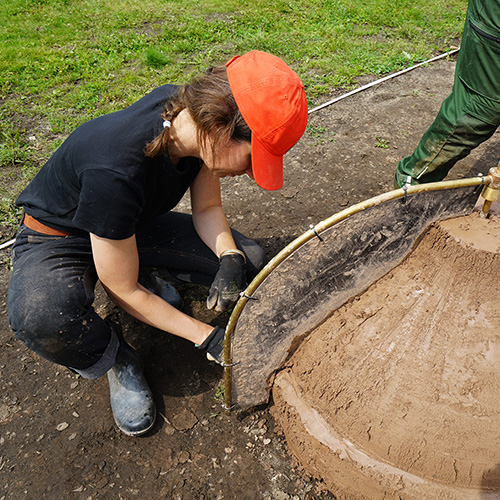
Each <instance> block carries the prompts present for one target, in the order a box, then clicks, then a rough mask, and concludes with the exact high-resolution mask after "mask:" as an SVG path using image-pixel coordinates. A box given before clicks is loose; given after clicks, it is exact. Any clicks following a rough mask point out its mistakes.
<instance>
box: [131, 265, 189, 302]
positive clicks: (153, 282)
mask: <svg viewBox="0 0 500 500" xmlns="http://www.w3.org/2000/svg"><path fill="white" fill-rule="evenodd" d="M139 283H140V284H141V285H142V286H143V287H145V288H147V289H148V290H149V291H150V292H152V293H154V294H155V295H158V297H161V298H162V299H163V300H164V301H165V302H168V303H169V304H170V305H171V306H174V307H175V308H176V309H179V311H180V310H182V308H183V307H184V301H183V300H182V297H181V296H180V294H179V292H178V291H177V290H176V289H175V287H174V286H173V285H171V284H170V283H167V282H166V281H165V280H164V279H163V278H160V276H158V275H157V274H156V273H155V272H151V273H150V272H147V271H141V272H140V273H139Z"/></svg>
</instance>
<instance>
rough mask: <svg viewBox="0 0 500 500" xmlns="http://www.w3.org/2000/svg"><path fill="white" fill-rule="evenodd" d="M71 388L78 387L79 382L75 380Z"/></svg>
mask: <svg viewBox="0 0 500 500" xmlns="http://www.w3.org/2000/svg"><path fill="white" fill-rule="evenodd" d="M70 387H71V389H76V388H77V387H78V382H76V381H75V382H73V383H72V384H71V385H70Z"/></svg>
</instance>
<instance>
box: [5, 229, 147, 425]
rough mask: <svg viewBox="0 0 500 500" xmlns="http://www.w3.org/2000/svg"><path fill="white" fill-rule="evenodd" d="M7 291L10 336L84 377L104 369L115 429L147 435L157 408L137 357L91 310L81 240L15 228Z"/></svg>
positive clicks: (89, 272)
mask: <svg viewBox="0 0 500 500" xmlns="http://www.w3.org/2000/svg"><path fill="white" fill-rule="evenodd" d="M12 256H13V264H14V269H13V273H12V277H11V282H10V286H9V293H8V311H9V320H10V324H11V327H12V329H13V330H14V332H15V334H16V337H17V338H18V339H20V340H21V341H23V342H24V344H25V345H26V346H27V347H28V348H29V349H31V350H33V351H35V352H36V353H37V354H39V355H40V356H42V357H43V358H45V359H47V360H49V361H52V362H54V363H58V364H60V365H63V366H66V367H68V368H70V369H71V370H73V371H75V372H77V373H79V374H80V375H82V376H83V377H85V378H89V379H95V378H97V377H100V376H102V375H104V374H105V373H107V374H108V380H109V387H110V396H111V406H112V409H113V415H114V418H115V421H116V423H117V424H118V427H119V428H120V429H121V430H122V431H123V432H125V433H126V434H129V435H140V434H144V433H145V432H147V431H148V430H149V429H150V428H151V427H152V426H153V424H154V421H155V418H156V408H155V406H154V403H153V398H152V394H151V391H150V389H149V386H148V385H147V382H146V380H145V378H144V374H143V372H142V362H141V360H140V358H139V356H138V355H137V353H135V351H134V350H133V349H132V348H131V347H130V346H128V345H127V344H126V342H125V341H124V339H123V337H122V335H121V332H120V330H119V328H118V327H117V326H116V325H112V324H111V323H108V322H107V321H105V320H104V319H102V318H100V317H99V316H98V315H97V314H96V312H95V311H94V309H93V307H92V303H93V301H94V287H95V284H96V281H97V275H96V272H95V268H94V265H93V260H92V253H91V248H90V241H89V240H88V239H87V238H80V237H74V236H68V237H65V238H61V237H57V236H47V235H42V234H40V233H37V232H35V231H32V230H31V229H28V228H26V227H25V226H21V229H20V231H19V232H18V235H17V238H16V243H15V245H14V248H13V251H12Z"/></svg>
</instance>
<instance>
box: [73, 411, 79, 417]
mask: <svg viewBox="0 0 500 500" xmlns="http://www.w3.org/2000/svg"><path fill="white" fill-rule="evenodd" d="M72 415H73V416H74V417H75V418H78V417H79V416H80V415H78V413H76V411H74V412H73V413H72Z"/></svg>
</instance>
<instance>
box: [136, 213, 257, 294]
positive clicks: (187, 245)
mask: <svg viewBox="0 0 500 500" xmlns="http://www.w3.org/2000/svg"><path fill="white" fill-rule="evenodd" d="M232 233H233V237H234V240H235V243H236V246H237V247H238V249H240V250H242V251H243V252H244V253H245V255H246V266H247V281H248V282H250V281H251V280H252V279H253V278H254V277H255V276H256V275H257V274H258V272H259V271H260V270H261V269H262V268H263V267H264V266H265V264H266V262H267V259H266V255H265V253H264V250H263V249H262V248H261V247H260V246H259V245H258V244H257V243H256V242H255V241H253V240H251V239H250V238H247V237H246V236H245V235H243V234H241V233H239V232H238V231H235V230H232ZM137 246H138V249H139V255H140V264H141V266H144V267H153V268H154V267H156V268H164V269H167V270H168V272H169V273H170V274H171V275H172V276H174V277H176V278H178V279H181V280H184V281H189V282H192V283H196V284H200V285H206V286H210V285H211V284H212V281H213V279H214V277H215V275H216V274H217V271H218V270H219V260H218V258H217V256H216V255H214V253H213V252H212V251H211V250H210V249H209V248H208V247H207V246H206V245H205V244H204V243H203V241H202V240H201V239H200V237H199V236H198V234H197V233H196V231H195V229H194V226H193V222H192V217H191V215H187V214H181V213H178V212H168V213H167V214H164V215H162V216H160V217H157V218H156V219H155V220H154V221H153V222H152V223H151V224H149V225H148V226H147V227H145V228H144V229H143V230H141V231H139V232H138V233H137Z"/></svg>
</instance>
